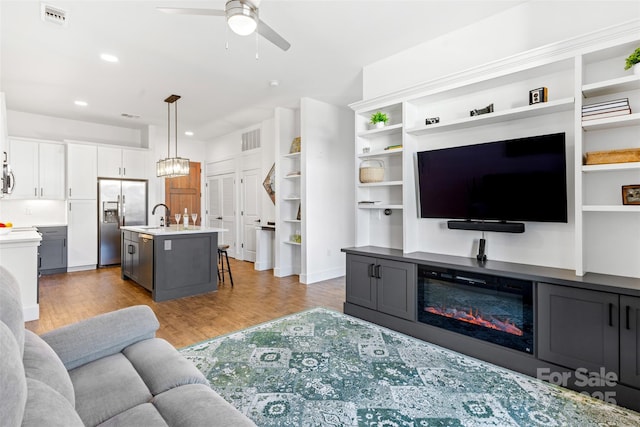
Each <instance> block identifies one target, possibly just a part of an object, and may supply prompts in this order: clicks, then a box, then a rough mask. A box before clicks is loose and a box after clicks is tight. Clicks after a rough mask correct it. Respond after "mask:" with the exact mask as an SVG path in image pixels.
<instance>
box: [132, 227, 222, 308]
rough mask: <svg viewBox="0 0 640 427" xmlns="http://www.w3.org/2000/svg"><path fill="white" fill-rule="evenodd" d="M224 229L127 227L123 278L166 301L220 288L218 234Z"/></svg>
mask: <svg viewBox="0 0 640 427" xmlns="http://www.w3.org/2000/svg"><path fill="white" fill-rule="evenodd" d="M222 231H225V230H224V229H222V228H211V227H198V226H189V227H186V228H185V227H184V226H182V225H177V226H176V225H172V226H170V227H157V226H124V227H121V228H120V232H121V233H122V252H121V253H122V260H121V261H122V278H123V279H130V280H133V281H134V282H136V283H137V284H139V285H140V286H142V287H143V288H145V289H147V290H148V291H150V292H151V297H152V299H153V300H154V301H166V300H170V299H175V298H183V297H187V296H192V295H198V294H203V293H206V292H211V291H215V290H217V289H218V274H217V256H218V233H219V232H222Z"/></svg>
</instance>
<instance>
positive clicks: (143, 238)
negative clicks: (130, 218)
mask: <svg viewBox="0 0 640 427" xmlns="http://www.w3.org/2000/svg"><path fill="white" fill-rule="evenodd" d="M138 248H139V249H138V250H139V258H138V283H139V284H140V285H141V286H142V287H143V288H145V289H147V290H149V291H153V236H152V235H150V234H142V233H140V234H139V235H138Z"/></svg>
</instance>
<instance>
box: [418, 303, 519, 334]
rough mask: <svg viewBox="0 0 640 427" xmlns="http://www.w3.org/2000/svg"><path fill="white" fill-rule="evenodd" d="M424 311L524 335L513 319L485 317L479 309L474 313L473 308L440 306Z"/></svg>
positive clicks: (427, 308)
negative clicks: (444, 307)
mask: <svg viewBox="0 0 640 427" xmlns="http://www.w3.org/2000/svg"><path fill="white" fill-rule="evenodd" d="M424 311H426V312H428V313H431V314H436V315H438V316H443V317H448V318H450V319H455V320H460V321H462V322H467V323H471V324H474V325H479V326H483V327H485V328H489V329H495V330H497V331H501V332H506V333H508V334H512V335H517V336H522V335H523V332H522V330H521V329H520V328H518V327H517V326H516V325H514V324H513V323H512V322H511V321H509V319H506V320H500V319H496V318H495V317H490V318H489V319H484V318H483V317H482V315H481V314H480V313H479V312H478V310H477V309H476V312H475V314H474V313H473V309H472V308H469V311H464V310H458V309H455V308H452V309H442V308H438V307H425V309H424Z"/></svg>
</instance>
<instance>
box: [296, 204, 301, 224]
mask: <svg viewBox="0 0 640 427" xmlns="http://www.w3.org/2000/svg"><path fill="white" fill-rule="evenodd" d="M296 219H297V220H298V221H300V220H301V219H302V204H299V205H298V214H297V215H296Z"/></svg>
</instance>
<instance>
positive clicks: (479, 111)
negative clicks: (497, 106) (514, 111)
mask: <svg viewBox="0 0 640 427" xmlns="http://www.w3.org/2000/svg"><path fill="white" fill-rule="evenodd" d="M487 113H493V104H489V105H487V106H486V107H484V108H480V109H475V110H471V111H469V115H470V116H471V117H474V116H479V115H481V114H487Z"/></svg>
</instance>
